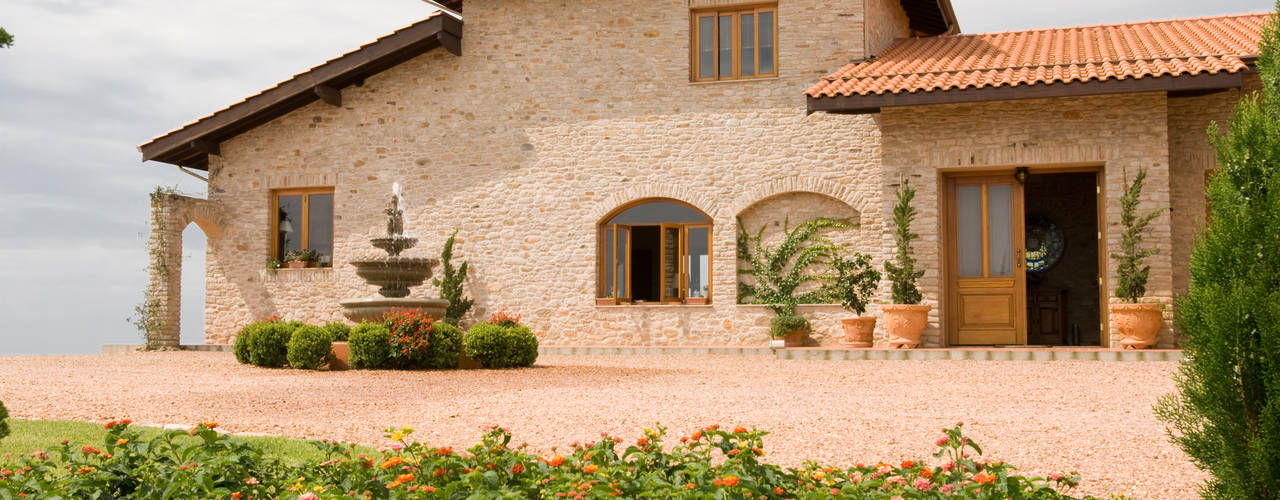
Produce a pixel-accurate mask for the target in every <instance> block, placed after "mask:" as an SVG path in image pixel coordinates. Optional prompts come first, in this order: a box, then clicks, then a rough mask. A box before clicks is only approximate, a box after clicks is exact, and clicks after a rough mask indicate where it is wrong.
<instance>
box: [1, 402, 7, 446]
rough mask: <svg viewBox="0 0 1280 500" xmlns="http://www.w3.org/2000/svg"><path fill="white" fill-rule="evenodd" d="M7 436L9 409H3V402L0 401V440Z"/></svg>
mask: <svg viewBox="0 0 1280 500" xmlns="http://www.w3.org/2000/svg"><path fill="white" fill-rule="evenodd" d="M8 435H9V409H8V408H5V407H4V402H3V401H0V439H4V438H5V436H8Z"/></svg>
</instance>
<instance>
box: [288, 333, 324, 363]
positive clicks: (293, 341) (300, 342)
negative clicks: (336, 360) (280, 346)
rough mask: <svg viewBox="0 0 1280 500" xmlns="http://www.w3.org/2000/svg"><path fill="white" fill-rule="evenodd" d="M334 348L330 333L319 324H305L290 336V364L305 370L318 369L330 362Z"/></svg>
mask: <svg viewBox="0 0 1280 500" xmlns="http://www.w3.org/2000/svg"><path fill="white" fill-rule="evenodd" d="M332 349H333V341H332V340H330V333H329V332H328V331H326V330H325V329H323V328H320V327H317V326H310V325H308V326H303V327H301V328H298V329H297V330H294V331H293V335H292V336H291V337H290V338H289V344H288V358H289V366H292V367H294V368H300V369H303V370H318V369H320V367H322V366H324V365H325V364H328V363H329V353H330V351H331V350H332Z"/></svg>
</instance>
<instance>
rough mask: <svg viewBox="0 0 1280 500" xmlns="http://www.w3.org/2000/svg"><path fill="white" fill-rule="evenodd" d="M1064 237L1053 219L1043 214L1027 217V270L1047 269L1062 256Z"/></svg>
mask: <svg viewBox="0 0 1280 500" xmlns="http://www.w3.org/2000/svg"><path fill="white" fill-rule="evenodd" d="M1066 243H1067V242H1066V237H1064V236H1063V234H1062V229H1061V228H1059V227H1058V224H1057V223H1055V222H1053V220H1051V219H1049V218H1048V217H1045V216H1043V215H1033V216H1031V217H1029V218H1027V271H1029V272H1033V273H1037V272H1043V271H1046V270H1048V269H1049V268H1050V267H1053V265H1054V264H1057V263H1058V259H1061V258H1062V251H1063V250H1064V249H1065V248H1066V246H1067V245H1066Z"/></svg>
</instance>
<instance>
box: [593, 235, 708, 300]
mask: <svg viewBox="0 0 1280 500" xmlns="http://www.w3.org/2000/svg"><path fill="white" fill-rule="evenodd" d="M637 227H656V228H659V243H658V246H659V249H660V251H661V252H663V253H664V255H661V256H659V259H658V262H659V263H665V262H666V255H665V252H666V229H667V228H677V229H678V230H679V233H680V238H681V241H680V243H679V248H678V249H677V250H676V252H677V253H678V254H679V255H677V256H676V262H677V265H678V266H679V269H678V270H677V274H676V275H677V276H678V278H677V279H679V281H680V283H679V290H680V296H679V297H678V298H677V297H671V298H668V297H662V300H660V301H658V302H646V303H645V304H670V305H674V304H691V303H693V304H695V305H704V304H710V303H711V296H712V294H713V293H714V285H713V284H712V282H713V281H714V280H712V279H710V278H711V277H712V276H714V270H715V264H714V262H715V257H714V251H715V250H714V247H713V246H712V244H711V243H712V236H713V234H714V232H713V229H714V226H713V225H712V223H711V222H690V223H662V224H600V226H599V228H598V229H599V230H598V231H597V236H598V240H599V241H598V244H597V245H596V248H597V252H596V261H597V264H596V276H597V278H596V297H597V298H601V299H603V298H610V296H612V298H614V299H616V301H617V303H618V304H630V303H632V300H633V297H632V296H631V287H632V285H633V282H632V279H633V275H632V273H631V265H632V262H631V258H630V255H631V245H632V242H633V241H634V240H635V233H634V231H632V229H634V228H637ZM689 228H705V229H706V230H707V277H708V280H707V294H706V296H705V297H694V299H696V300H693V301H690V300H689V299H690V297H688V293H689V269H688V268H689V264H688V262H689V258H688V257H689V241H688V231H689ZM619 229H625V230H627V241H626V249H625V250H624V254H625V255H627V256H628V258H627V262H626V265H625V266H624V269H625V277H626V280H625V283H626V286H625V287H623V288H625V289H619V287H618V277H617V276H614V278H613V290H609V287H608V286H606V283H605V274H606V272H607V271H606V269H608V268H609V266H610V265H614V266H616V264H615V263H614V262H616V261H614V260H610V259H609V257H608V256H607V255H606V249H609V248H612V249H613V251H614V255H615V258H616V255H617V252H618V230H619ZM610 234H611V235H612V236H613V242H612V245H607V244H606V238H608V237H609V236H608V235H610ZM666 285H667V283H666V273H665V272H664V271H663V269H662V268H661V265H660V266H659V269H658V292H659V293H658V294H659V295H660V296H662V295H665V293H666V290H665V288H666ZM667 299H673V300H667Z"/></svg>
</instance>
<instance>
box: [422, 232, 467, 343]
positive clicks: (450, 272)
mask: <svg viewBox="0 0 1280 500" xmlns="http://www.w3.org/2000/svg"><path fill="white" fill-rule="evenodd" d="M457 236H458V231H456V230H455V231H454V232H453V234H451V235H449V239H448V240H445V242H444V250H442V251H441V252H440V277H439V278H436V279H433V280H431V283H432V284H434V285H436V286H438V287H440V298H442V299H444V300H447V301H449V307H448V308H447V309H445V311H444V320H443V321H444V322H445V323H448V324H451V325H457V324H458V321H460V320H461V319H462V317H463V316H465V315H466V314H467V311H468V310H470V309H471V305H472V304H474V303H475V301H474V300H471V299H470V298H468V297H464V296H463V291H462V284H463V282H464V281H466V279H467V262H466V261H463V262H462V265H460V266H458V268H457V269H454V268H453V241H454V238H456V237H457Z"/></svg>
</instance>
